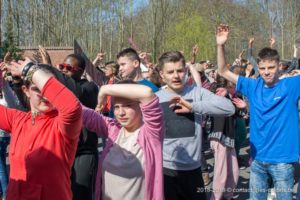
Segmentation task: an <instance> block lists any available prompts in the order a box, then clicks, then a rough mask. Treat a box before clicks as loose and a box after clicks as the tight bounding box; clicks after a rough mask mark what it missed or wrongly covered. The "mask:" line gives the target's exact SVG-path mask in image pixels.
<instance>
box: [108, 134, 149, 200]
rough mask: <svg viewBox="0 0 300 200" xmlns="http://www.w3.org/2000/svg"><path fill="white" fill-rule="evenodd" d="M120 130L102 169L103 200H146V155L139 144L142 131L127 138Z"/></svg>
mask: <svg viewBox="0 0 300 200" xmlns="http://www.w3.org/2000/svg"><path fill="white" fill-rule="evenodd" d="M124 133H125V131H124V128H122V129H121V130H120V133H119V135H118V138H117V140H116V141H115V143H114V144H113V146H112V147H111V148H110V150H109V152H108V154H107V155H106V157H105V159H104V161H103V167H102V199H103V200H108V199H109V200H119V199H126V200H131V199H132V200H139V199H141V200H142V199H145V171H144V153H143V151H142V149H141V147H140V145H139V144H138V143H137V138H138V135H139V133H140V129H138V130H136V131H135V132H134V133H132V134H131V135H129V136H127V137H126V136H125V134H124Z"/></svg>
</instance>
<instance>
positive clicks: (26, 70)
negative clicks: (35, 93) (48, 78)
mask: <svg viewBox="0 0 300 200" xmlns="http://www.w3.org/2000/svg"><path fill="white" fill-rule="evenodd" d="M33 65H34V64H33V62H30V63H27V64H26V65H25V67H24V68H23V70H22V76H23V77H26V76H27V73H28V71H29V69H30V68H31V67H32V66H33Z"/></svg>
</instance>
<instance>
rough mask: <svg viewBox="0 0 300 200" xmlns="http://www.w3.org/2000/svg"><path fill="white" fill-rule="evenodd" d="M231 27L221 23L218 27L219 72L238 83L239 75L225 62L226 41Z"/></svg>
mask: <svg viewBox="0 0 300 200" xmlns="http://www.w3.org/2000/svg"><path fill="white" fill-rule="evenodd" d="M228 34H229V27H228V26H227V25H224V24H221V25H220V26H219V27H218V30H217V35H216V41H217V64H218V73H219V74H220V75H221V76H223V77H224V78H225V79H227V80H228V81H230V82H233V83H235V84H236V83H237V80H238V75H236V74H234V73H232V72H231V71H230V70H229V69H228V68H227V67H226V62H225V43H226V41H227V39H228Z"/></svg>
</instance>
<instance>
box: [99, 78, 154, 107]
mask: <svg viewBox="0 0 300 200" xmlns="http://www.w3.org/2000/svg"><path fill="white" fill-rule="evenodd" d="M106 96H115V97H122V98H126V99H131V100H135V101H139V102H140V103H143V104H146V103H148V102H150V101H151V100H152V99H154V98H155V94H154V93H153V92H152V90H151V88H150V87H147V86H144V85H140V84H114V85H104V86H102V87H101V88H100V92H99V94H98V106H97V107H99V106H100V107H101V106H102V105H103V104H104V103H105V98H106Z"/></svg>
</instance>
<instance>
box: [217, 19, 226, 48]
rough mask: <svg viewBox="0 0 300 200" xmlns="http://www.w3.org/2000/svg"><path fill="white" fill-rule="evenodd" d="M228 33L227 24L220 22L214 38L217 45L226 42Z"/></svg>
mask: <svg viewBox="0 0 300 200" xmlns="http://www.w3.org/2000/svg"><path fill="white" fill-rule="evenodd" d="M228 34H229V27H228V26H227V25H224V24H221V25H220V26H219V27H218V30H217V35H216V40H217V44H218V45H223V44H225V43H226V41H227V39H228Z"/></svg>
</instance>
